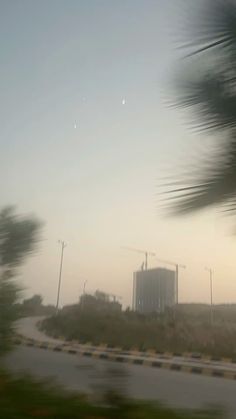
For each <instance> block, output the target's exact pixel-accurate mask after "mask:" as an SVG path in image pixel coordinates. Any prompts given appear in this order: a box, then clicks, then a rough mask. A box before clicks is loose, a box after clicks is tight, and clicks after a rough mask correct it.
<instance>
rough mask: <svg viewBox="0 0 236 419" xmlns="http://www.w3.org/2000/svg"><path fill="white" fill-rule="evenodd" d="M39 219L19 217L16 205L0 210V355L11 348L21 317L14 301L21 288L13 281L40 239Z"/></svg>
mask: <svg viewBox="0 0 236 419" xmlns="http://www.w3.org/2000/svg"><path fill="white" fill-rule="evenodd" d="M39 229H40V222H39V221H38V220H37V219H35V218H33V217H20V216H18V215H17V214H16V213H15V210H14V208H13V207H7V208H5V209H3V210H2V211H1V212H0V354H2V353H4V352H5V351H6V350H7V349H9V347H10V338H11V335H12V324H13V322H14V320H16V318H17V316H18V311H17V308H16V306H15V303H16V301H17V299H18V297H19V293H20V288H19V287H18V285H17V284H16V283H15V281H14V277H15V276H16V274H17V268H18V267H19V266H20V265H21V264H22V263H23V261H24V260H25V258H26V257H27V256H28V255H29V254H31V253H32V252H33V251H34V249H35V246H36V244H37V242H38V233H39Z"/></svg>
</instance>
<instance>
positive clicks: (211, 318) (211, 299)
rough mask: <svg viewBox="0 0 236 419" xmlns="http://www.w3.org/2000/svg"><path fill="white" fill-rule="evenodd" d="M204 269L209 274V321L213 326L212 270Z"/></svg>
mask: <svg viewBox="0 0 236 419" xmlns="http://www.w3.org/2000/svg"><path fill="white" fill-rule="evenodd" d="M205 269H206V271H208V272H209V274H210V301H211V312H210V313H211V314H210V320H211V325H213V322H214V315H213V270H212V269H211V268H205Z"/></svg>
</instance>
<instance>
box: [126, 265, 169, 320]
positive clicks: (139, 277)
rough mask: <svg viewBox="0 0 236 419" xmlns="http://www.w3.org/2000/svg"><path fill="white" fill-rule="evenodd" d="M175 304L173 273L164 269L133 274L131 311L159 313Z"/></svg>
mask: <svg viewBox="0 0 236 419" xmlns="http://www.w3.org/2000/svg"><path fill="white" fill-rule="evenodd" d="M174 304H175V271H172V270H169V269H165V268H155V269H148V270H144V271H138V272H134V279H133V310H135V311H138V312H139V313H152V312H158V313H161V312H163V311H164V310H165V308H166V307H172V306H173V305H174Z"/></svg>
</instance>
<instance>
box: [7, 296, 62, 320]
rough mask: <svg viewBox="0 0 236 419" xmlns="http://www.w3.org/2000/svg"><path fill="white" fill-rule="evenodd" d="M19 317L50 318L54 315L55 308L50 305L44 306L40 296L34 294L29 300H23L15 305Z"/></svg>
mask: <svg viewBox="0 0 236 419" xmlns="http://www.w3.org/2000/svg"><path fill="white" fill-rule="evenodd" d="M15 308H16V309H17V312H18V316H19V317H29V316H43V315H47V316H50V315H52V314H54V313H55V307H54V306H52V305H44V304H43V298H42V296H41V295H38V294H35V295H33V296H32V297H31V298H27V299H25V300H23V302H22V303H21V304H20V303H17V304H15Z"/></svg>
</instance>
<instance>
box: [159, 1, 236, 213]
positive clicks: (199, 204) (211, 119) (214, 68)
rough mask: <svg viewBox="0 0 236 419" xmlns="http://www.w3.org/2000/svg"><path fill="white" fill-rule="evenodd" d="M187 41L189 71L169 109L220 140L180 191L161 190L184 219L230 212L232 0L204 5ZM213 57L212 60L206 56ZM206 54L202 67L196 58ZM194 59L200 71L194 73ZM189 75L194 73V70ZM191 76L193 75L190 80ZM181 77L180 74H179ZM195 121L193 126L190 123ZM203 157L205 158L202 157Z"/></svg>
mask: <svg viewBox="0 0 236 419" xmlns="http://www.w3.org/2000/svg"><path fill="white" fill-rule="evenodd" d="M192 29H193V31H192V32H193V37H192V41H191V49H192V52H191V53H192V54H193V55H195V62H194V63H193V62H191V63H190V67H191V66H192V67H194V66H195V68H194V69H193V73H191V71H190V77H189V74H187V76H186V77H183V78H182V80H181V81H179V82H178V85H177V89H178V90H177V99H175V105H176V106H178V107H181V108H184V109H186V108H187V109H190V110H191V111H192V113H193V115H194V123H195V124H196V123H197V126H198V127H199V128H200V129H201V130H205V131H206V132H209V131H211V132H214V133H215V134H217V137H218V138H220V148H219V151H218V153H217V154H215V153H213V152H212V156H211V158H210V159H208V161H207V162H204V159H203V162H202V163H201V162H200V163H199V162H198V163H197V164H196V167H197V165H199V170H198V174H197V175H196V176H195V177H194V179H192V176H191V173H190V176H189V178H190V180H187V181H186V180H184V182H183V186H179V187H178V188H173V189H172V190H168V191H167V199H166V201H167V206H168V208H171V212H172V213H174V214H186V213H188V212H191V211H196V210H200V209H202V208H205V207H209V206H213V205H220V206H222V207H223V209H224V210H225V211H227V212H234V211H236V1H233V0H231V1H230V0H206V3H205V13H204V16H202V19H200V20H197V22H196V23H195V24H194V25H193V27H192ZM212 50H214V52H216V50H217V59H216V60H214V59H212V55H211V54H210V52H212ZM203 52H204V53H205V54H207V55H206V57H205V61H204V65H202V61H201V57H202V53H203ZM198 57H199V59H200V63H198V67H199V65H200V69H201V71H199V72H198V71H197V70H198V69H197V66H196V59H197V58H198ZM216 64H217V65H216ZM194 70H195V71H194ZM196 74H197V75H196ZM185 75H186V74H185ZM196 121H197V122H196ZM204 157H205V156H204Z"/></svg>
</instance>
